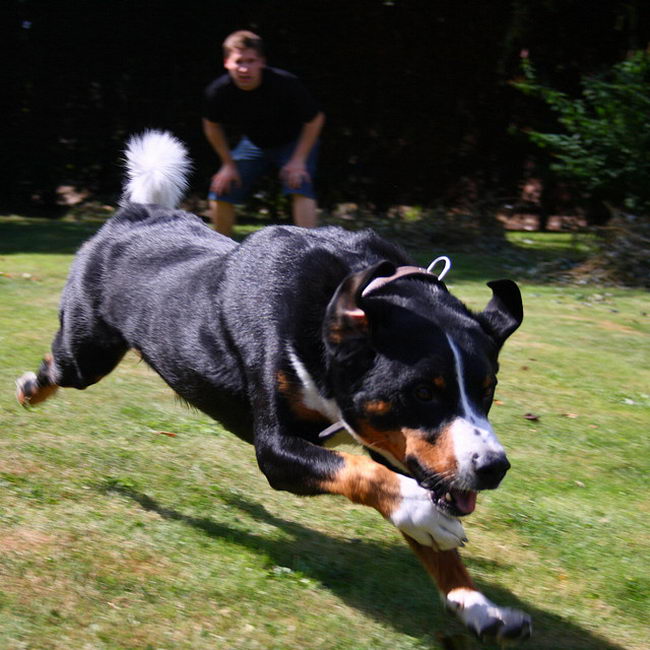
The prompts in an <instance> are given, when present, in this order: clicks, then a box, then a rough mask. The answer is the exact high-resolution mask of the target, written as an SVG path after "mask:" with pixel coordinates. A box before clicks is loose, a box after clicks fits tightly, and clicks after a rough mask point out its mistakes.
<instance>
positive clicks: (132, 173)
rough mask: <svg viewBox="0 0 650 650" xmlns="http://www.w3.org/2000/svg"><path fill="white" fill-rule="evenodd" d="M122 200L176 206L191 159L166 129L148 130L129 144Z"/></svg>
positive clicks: (166, 206) (168, 206)
mask: <svg viewBox="0 0 650 650" xmlns="http://www.w3.org/2000/svg"><path fill="white" fill-rule="evenodd" d="M125 160H126V175H127V179H126V183H125V185H124V194H123V195H122V201H121V202H122V204H126V203H155V204H157V205H161V206H163V207H165V208H176V207H178V204H179V203H180V200H181V198H183V194H184V193H185V190H186V189H187V176H188V174H189V172H190V169H191V163H190V159H189V158H188V155H187V150H186V149H185V146H184V145H183V143H182V142H181V141H180V140H178V139H177V138H175V137H174V136H173V135H172V134H171V133H167V132H166V131H154V130H149V131H145V132H144V133H143V134H142V135H134V136H133V137H131V138H130V140H129V141H128V142H127V145H126V151H125Z"/></svg>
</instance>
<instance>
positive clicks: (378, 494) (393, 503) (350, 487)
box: [322, 452, 401, 516]
mask: <svg viewBox="0 0 650 650" xmlns="http://www.w3.org/2000/svg"><path fill="white" fill-rule="evenodd" d="M332 453H335V454H336V455H337V456H339V457H340V458H342V459H343V460H344V462H345V464H344V465H343V467H342V468H341V469H340V470H339V471H338V472H337V473H336V474H335V476H334V477H332V478H331V479H329V480H327V481H324V482H323V483H322V486H323V488H324V489H325V490H327V492H330V493H331V494H341V495H343V496H345V497H347V498H348V499H349V500H350V501H352V502H353V503H360V504H362V505H365V506H370V507H372V508H375V509H376V510H378V511H379V512H381V513H382V514H383V515H384V516H388V515H390V513H391V512H392V511H393V510H395V508H396V507H397V506H398V505H399V503H400V501H401V492H400V486H399V479H398V478H397V475H396V474H395V473H394V472H391V471H390V470H389V469H387V468H386V467H384V466H383V465H379V463H375V461H373V460H371V459H370V458H366V457H365V456H355V455H354V454H348V453H345V452H332Z"/></svg>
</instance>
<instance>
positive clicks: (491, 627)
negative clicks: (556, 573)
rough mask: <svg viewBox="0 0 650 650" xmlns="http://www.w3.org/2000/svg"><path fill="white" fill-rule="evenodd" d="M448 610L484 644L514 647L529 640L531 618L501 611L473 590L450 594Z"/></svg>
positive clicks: (517, 613) (514, 610)
mask: <svg viewBox="0 0 650 650" xmlns="http://www.w3.org/2000/svg"><path fill="white" fill-rule="evenodd" d="M447 607H448V608H449V609H450V610H451V611H453V612H455V614H456V615H457V616H458V617H459V618H460V620H461V621H463V623H464V624H465V625H466V626H467V628H468V629H470V630H471V631H472V632H473V633H474V634H476V636H477V637H478V638H479V639H481V640H488V639H490V640H494V641H497V642H498V643H499V644H502V645H506V644H513V643H518V642H519V641H523V640H525V639H528V638H529V637H530V635H531V633H532V629H533V625H532V621H531V618H530V616H529V615H528V614H526V613H525V612H522V611H519V610H518V609H511V608H510V607H497V606H496V605H495V604H494V603H492V602H491V601H489V600H488V599H487V598H486V597H485V596H484V595H483V594H481V593H480V592H478V591H474V590H471V589H454V590H453V591H451V592H450V593H449V594H447Z"/></svg>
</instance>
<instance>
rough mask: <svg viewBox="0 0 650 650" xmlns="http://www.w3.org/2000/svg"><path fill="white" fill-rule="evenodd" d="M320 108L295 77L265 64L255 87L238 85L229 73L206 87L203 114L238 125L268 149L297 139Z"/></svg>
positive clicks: (214, 120) (228, 123) (212, 120)
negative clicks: (247, 88)
mask: <svg viewBox="0 0 650 650" xmlns="http://www.w3.org/2000/svg"><path fill="white" fill-rule="evenodd" d="M319 110H320V107H319V105H318V103H317V102H316V100H315V99H314V98H313V97H312V96H311V95H310V94H309V93H308V92H307V90H306V89H305V87H304V86H303V85H302V83H300V81H299V80H298V78H297V77H296V76H294V75H292V74H291V73H290V72H286V71H285V70H279V69H278V68H269V67H265V68H264V69H263V70H262V82H261V83H260V85H259V86H258V87H257V88H255V90H241V89H240V88H237V86H236V85H235V84H234V82H233V81H232V79H231V78H230V75H229V74H224V75H222V76H221V77H219V78H217V79H215V80H214V81H213V82H212V83H211V84H210V85H209V86H208V87H207V88H206V89H205V106H204V109H203V117H205V118H206V119H208V120H210V121H211V122H217V123H218V124H225V125H228V126H234V127H238V128H239V129H240V130H241V131H242V132H243V133H244V134H245V135H247V136H248V138H249V139H250V140H251V141H252V142H253V143H254V144H256V145H257V146H258V147H262V148H264V149H267V148H269V147H277V146H280V145H283V144H287V143H289V142H291V141H292V140H295V139H296V138H297V137H298V135H299V134H300V130H301V129H302V127H303V125H304V124H305V123H306V122H310V121H311V120H313V119H314V118H315V117H316V115H317V113H318V112H319Z"/></svg>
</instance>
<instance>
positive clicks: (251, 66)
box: [223, 48, 266, 90]
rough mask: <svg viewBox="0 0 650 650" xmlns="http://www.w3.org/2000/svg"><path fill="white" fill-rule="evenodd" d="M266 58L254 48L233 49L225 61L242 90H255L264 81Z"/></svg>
mask: <svg viewBox="0 0 650 650" xmlns="http://www.w3.org/2000/svg"><path fill="white" fill-rule="evenodd" d="M265 65H266V60H265V59H264V57H263V56H260V55H259V54H258V53H257V52H256V51H255V50H253V49H248V48H246V49H243V50H233V51H232V52H231V53H230V54H229V55H228V56H227V57H226V59H225V61H224V62H223V66H224V68H226V70H228V74H230V78H231V79H232V80H233V82H234V83H235V85H236V86H237V88H240V89H241V90H255V88H257V87H258V86H259V85H260V84H261V83H262V70H263V69H264V66H265Z"/></svg>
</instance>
